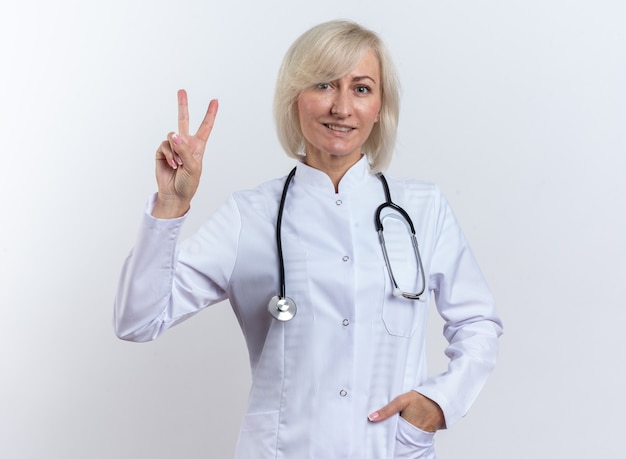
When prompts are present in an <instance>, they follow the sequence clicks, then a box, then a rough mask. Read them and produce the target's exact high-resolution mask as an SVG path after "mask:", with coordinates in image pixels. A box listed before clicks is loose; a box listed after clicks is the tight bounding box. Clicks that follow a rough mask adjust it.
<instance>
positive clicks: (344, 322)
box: [342, 319, 350, 327]
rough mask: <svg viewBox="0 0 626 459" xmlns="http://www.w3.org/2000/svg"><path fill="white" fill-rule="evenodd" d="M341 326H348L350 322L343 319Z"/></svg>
mask: <svg viewBox="0 0 626 459" xmlns="http://www.w3.org/2000/svg"><path fill="white" fill-rule="evenodd" d="M342 324H343V326H344V327H347V326H348V325H350V321H349V320H348V319H343V322H342Z"/></svg>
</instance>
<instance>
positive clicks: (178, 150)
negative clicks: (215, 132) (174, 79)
mask: <svg viewBox="0 0 626 459" xmlns="http://www.w3.org/2000/svg"><path fill="white" fill-rule="evenodd" d="M217 108H218V102H217V100H216V99H213V100H211V102H210V103H209V107H208V108H207V112H206V114H205V115H204V119H203V120H202V123H201V124H200V127H199V128H198V130H197V132H196V133H195V134H194V135H189V107H188V103H187V93H186V92H185V90H183V89H181V90H180V91H178V132H177V133H176V132H170V133H169V134H168V135H167V140H164V141H163V142H162V143H161V145H159V148H158V149H157V151H156V180H157V185H158V194H157V199H156V202H155V205H154V209H153V211H152V215H153V216H154V217H156V218H176V217H180V216H182V215H184V214H185V213H186V212H187V211H188V210H189V206H190V203H191V198H193V196H194V194H195V193H196V190H197V189H198V184H199V183H200V175H201V173H202V158H203V156H204V150H205V148H206V143H207V141H208V139H209V135H211V130H212V129H213V124H214V123H215V116H216V115H217Z"/></svg>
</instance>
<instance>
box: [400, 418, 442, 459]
mask: <svg viewBox="0 0 626 459" xmlns="http://www.w3.org/2000/svg"><path fill="white" fill-rule="evenodd" d="M393 457H394V458H395V459H435V432H426V431H424V430H421V429H419V428H417V427H415V426H414V425H413V424H411V423H410V422H409V421H407V420H406V419H404V418H403V417H398V430H397V431H396V453H395V455H394V456H393Z"/></svg>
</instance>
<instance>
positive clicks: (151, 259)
mask: <svg viewBox="0 0 626 459" xmlns="http://www.w3.org/2000/svg"><path fill="white" fill-rule="evenodd" d="M153 205H154V197H153V199H152V201H151V202H149V203H148V207H147V209H146V212H145V213H144V215H143V217H142V220H141V224H140V228H139V233H138V236H137V240H136V243H135V247H134V248H133V250H132V251H131V253H130V254H129V256H128V257H127V258H126V260H125V262H124V264H123V267H122V272H121V275H120V279H119V283H118V289H117V294H116V297H115V302H114V314H113V326H114V329H115V333H116V335H117V336H118V337H119V338H121V339H124V340H128V341H137V342H144V341H150V340H154V339H156V338H157V337H158V336H160V335H161V334H162V333H163V332H164V331H165V330H167V329H168V328H170V327H172V326H174V325H176V324H178V323H180V322H182V321H184V320H186V319H187V318H189V317H191V316H193V315H194V314H196V313H197V312H199V311H200V310H202V309H204V308H205V307H207V306H209V305H211V304H214V303H217V302H219V301H222V300H224V299H226V297H227V293H226V292H227V288H228V284H229V280H230V276H231V273H232V270H233V267H234V264H235V260H236V256H237V245H238V237H239V232H240V228H241V219H240V215H239V212H238V208H237V205H236V203H235V200H234V198H233V197H231V198H230V199H228V200H227V201H226V202H225V203H224V204H222V206H221V207H220V208H219V209H218V210H217V211H216V212H215V213H214V214H213V215H212V216H211V218H209V220H208V221H207V222H206V223H205V224H204V225H203V226H202V227H201V228H200V229H199V230H198V231H197V232H196V234H194V235H193V236H192V237H190V238H189V239H187V240H185V241H184V242H182V243H181V244H180V245H179V238H180V232H181V230H182V227H183V223H184V221H185V216H183V217H181V218H177V219H172V220H160V219H156V218H154V217H152V215H150V210H151V209H152V207H153Z"/></svg>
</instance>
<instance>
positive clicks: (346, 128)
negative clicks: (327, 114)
mask: <svg viewBox="0 0 626 459" xmlns="http://www.w3.org/2000/svg"><path fill="white" fill-rule="evenodd" d="M324 126H326V127H327V128H328V129H330V130H331V131H337V132H350V131H352V130H353V129H354V128H352V127H349V126H340V125H338V124H326V123H325V124H324Z"/></svg>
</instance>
